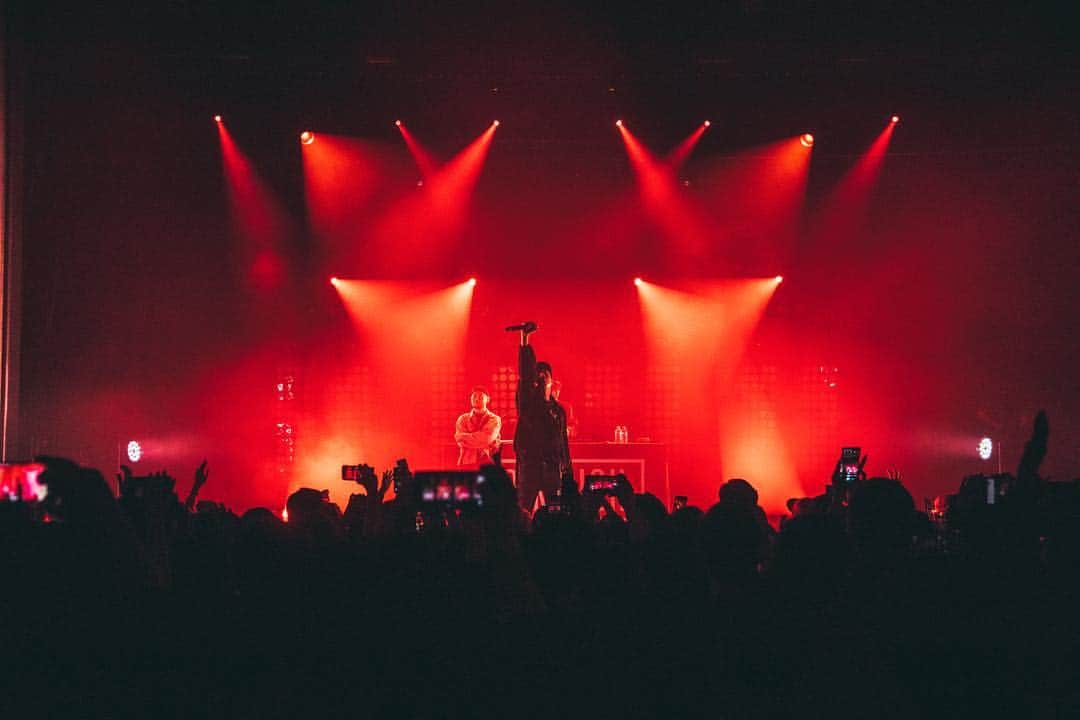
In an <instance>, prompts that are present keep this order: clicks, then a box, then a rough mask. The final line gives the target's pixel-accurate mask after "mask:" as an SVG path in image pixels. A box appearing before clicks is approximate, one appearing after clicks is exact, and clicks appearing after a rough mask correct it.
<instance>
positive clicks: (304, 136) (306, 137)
mask: <svg viewBox="0 0 1080 720" xmlns="http://www.w3.org/2000/svg"><path fill="white" fill-rule="evenodd" d="M313 142H315V133H313V132H311V131H310V130H305V131H304V132H302V133H300V144H301V145H310V144H311V143H313Z"/></svg>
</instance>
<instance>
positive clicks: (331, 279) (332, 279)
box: [330, 277, 338, 285]
mask: <svg viewBox="0 0 1080 720" xmlns="http://www.w3.org/2000/svg"><path fill="white" fill-rule="evenodd" d="M330 284H331V285H337V284H338V279H337V278H336V277H332V278H330Z"/></svg>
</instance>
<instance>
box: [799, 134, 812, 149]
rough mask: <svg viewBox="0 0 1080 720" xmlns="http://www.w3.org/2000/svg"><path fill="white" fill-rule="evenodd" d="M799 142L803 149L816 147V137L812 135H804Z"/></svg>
mask: <svg viewBox="0 0 1080 720" xmlns="http://www.w3.org/2000/svg"><path fill="white" fill-rule="evenodd" d="M799 142H800V143H802V146H803V147H814V136H813V135H811V134H810V133H803V134H802V135H800V136H799Z"/></svg>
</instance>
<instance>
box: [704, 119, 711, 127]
mask: <svg viewBox="0 0 1080 720" xmlns="http://www.w3.org/2000/svg"><path fill="white" fill-rule="evenodd" d="M702 125H704V126H705V127H709V126H710V125H712V123H711V122H709V121H708V120H706V121H705V122H703V123H702Z"/></svg>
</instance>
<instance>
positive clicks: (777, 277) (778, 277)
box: [773, 275, 784, 285]
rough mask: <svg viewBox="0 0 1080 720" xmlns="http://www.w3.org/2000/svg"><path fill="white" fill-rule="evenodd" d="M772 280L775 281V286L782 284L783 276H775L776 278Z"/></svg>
mask: <svg viewBox="0 0 1080 720" xmlns="http://www.w3.org/2000/svg"><path fill="white" fill-rule="evenodd" d="M773 279H774V280H776V284H777V285H779V284H780V283H782V282H784V276H783V275H777V276H776V277H775V278H773Z"/></svg>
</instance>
